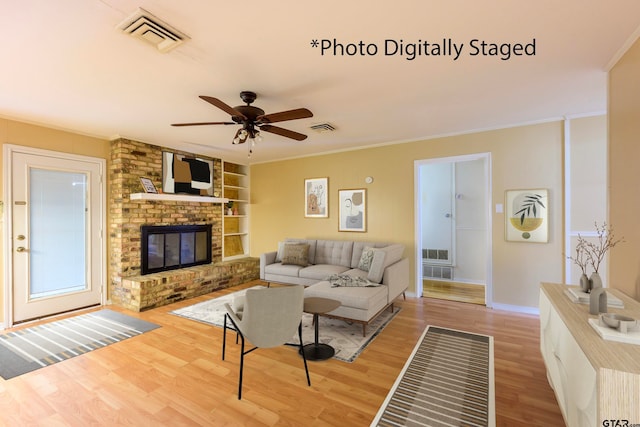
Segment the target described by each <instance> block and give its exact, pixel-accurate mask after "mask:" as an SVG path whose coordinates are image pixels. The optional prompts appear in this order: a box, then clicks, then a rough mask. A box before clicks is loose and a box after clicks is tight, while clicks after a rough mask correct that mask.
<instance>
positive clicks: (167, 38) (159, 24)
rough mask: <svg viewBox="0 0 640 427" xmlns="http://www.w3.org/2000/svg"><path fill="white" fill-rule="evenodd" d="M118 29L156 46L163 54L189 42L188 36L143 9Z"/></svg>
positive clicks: (122, 23)
mask: <svg viewBox="0 0 640 427" xmlns="http://www.w3.org/2000/svg"><path fill="white" fill-rule="evenodd" d="M118 28H119V29H120V30H122V31H123V32H124V33H125V34H129V35H131V36H133V37H135V38H137V39H140V40H143V41H145V42H147V43H149V44H151V45H152V46H155V47H156V49H158V50H159V51H160V52H163V53H164V52H169V51H170V50H171V49H173V48H175V47H177V46H178V45H180V44H181V43H183V42H185V41H186V40H189V37H188V36H187V35H185V34H183V33H181V32H180V31H178V30H176V29H175V28H173V27H172V26H170V25H169V24H167V23H165V22H163V21H162V20H161V19H160V18H158V17H156V16H154V15H153V14H151V13H149V12H147V11H146V10H144V9H142V8H139V9H138V10H136V12H135V13H134V14H133V15H131V16H129V17H128V18H127V19H125V20H124V21H122V22H121V23H120V25H118Z"/></svg>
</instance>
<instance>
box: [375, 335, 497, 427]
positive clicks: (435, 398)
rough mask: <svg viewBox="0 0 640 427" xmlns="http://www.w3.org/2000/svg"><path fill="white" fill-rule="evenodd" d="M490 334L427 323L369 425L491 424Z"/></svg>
mask: <svg viewBox="0 0 640 427" xmlns="http://www.w3.org/2000/svg"><path fill="white" fill-rule="evenodd" d="M495 423H496V421H495V394H494V377H493V337H490V336H487V335H477V334H472V333H469V332H462V331H455V330H452V329H445V328H439V327H436V326H427V328H426V329H425V331H424V333H423V334H422V337H420V339H419V340H418V343H417V344H416V346H415V348H414V350H413V352H412V353H411V355H410V356H409V360H407V363H406V364H405V366H404V368H403V369H402V371H401V372H400V375H398V379H397V380H396V382H395V384H394V385H393V387H392V388H391V391H390V392H389V394H388V395H387V398H386V399H385V401H384V403H383V404H382V406H381V407H380V410H379V411H378V414H377V415H376V417H375V419H374V420H373V422H372V423H371V425H372V426H482V427H488V426H495Z"/></svg>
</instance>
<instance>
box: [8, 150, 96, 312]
mask: <svg viewBox="0 0 640 427" xmlns="http://www.w3.org/2000/svg"><path fill="white" fill-rule="evenodd" d="M25 151H26V152H22V151H19V150H18V149H16V150H11V152H10V153H11V176H10V179H11V197H10V200H9V201H8V202H9V203H10V204H11V227H10V228H11V236H8V238H10V239H11V267H12V269H11V272H10V276H11V282H12V288H11V290H10V293H11V302H12V307H11V308H10V311H11V313H12V316H11V319H10V321H11V323H17V322H21V321H25V320H30V319H35V318H40V317H45V316H48V315H52V314H57V313H62V312H66V311H71V310H75V309H78V308H83V307H89V306H93V305H98V304H100V303H101V302H102V290H103V286H104V279H103V277H104V274H103V264H104V263H103V257H104V250H103V243H102V242H103V241H102V227H103V214H102V209H103V187H102V183H101V181H102V179H101V176H102V170H103V168H104V160H101V159H94V158H88V157H87V158H85V157H82V156H70V155H66V154H62V153H55V152H47V151H39V150H30V149H29V150H25Z"/></svg>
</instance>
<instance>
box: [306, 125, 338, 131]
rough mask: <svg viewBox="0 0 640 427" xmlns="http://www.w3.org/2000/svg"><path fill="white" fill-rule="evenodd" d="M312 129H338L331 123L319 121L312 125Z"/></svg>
mask: <svg viewBox="0 0 640 427" xmlns="http://www.w3.org/2000/svg"><path fill="white" fill-rule="evenodd" d="M311 130H315V131H316V132H319V133H322V132H333V131H334V130H336V128H335V126H333V125H332V124H330V123H318V124H317V125H312V126H311Z"/></svg>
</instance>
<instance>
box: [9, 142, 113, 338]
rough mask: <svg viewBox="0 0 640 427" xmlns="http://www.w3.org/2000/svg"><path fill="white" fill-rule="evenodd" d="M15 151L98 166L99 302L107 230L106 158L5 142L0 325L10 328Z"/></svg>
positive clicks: (104, 284) (104, 292)
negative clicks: (1, 314)
mask: <svg viewBox="0 0 640 427" xmlns="http://www.w3.org/2000/svg"><path fill="white" fill-rule="evenodd" d="M15 153H24V154H32V155H36V156H48V157H53V158H59V159H65V160H78V161H83V162H88V163H96V164H98V166H99V168H100V188H99V191H100V194H99V195H97V197H98V198H99V200H100V213H99V216H100V219H99V221H100V229H101V233H100V234H101V236H100V237H101V238H102V242H101V244H100V245H99V246H100V259H101V262H100V266H101V272H100V280H101V282H102V283H101V285H100V287H101V291H102V292H101V295H102V296H101V301H100V304H101V305H104V304H105V301H106V294H107V292H106V284H107V268H106V266H107V255H106V254H107V252H106V242H105V241H106V239H105V238H104V235H105V230H106V229H107V228H106V227H107V218H106V200H107V198H106V197H107V191H106V188H107V185H106V180H105V179H104V172H105V170H106V164H107V162H106V160H105V159H100V158H97V157H89V156H83V155H79V154H69V153H61V152H58V151H51V150H44V149H40V148H32V147H25V146H21V145H13V144H5V145H4V147H3V160H2V168H3V169H2V170H3V173H2V175H3V183H2V187H3V188H2V190H3V196H2V204H3V205H2V206H3V208H4V209H3V211H4V212H3V215H2V221H3V227H2V233H3V239H4V242H3V248H2V249H3V261H4V289H3V297H4V327H5V328H10V327H11V326H13V262H12V253H13V247H12V243H13V239H12V238H11V236H13V209H12V206H11V200H13V186H12V181H13V155H14V154H15Z"/></svg>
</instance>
